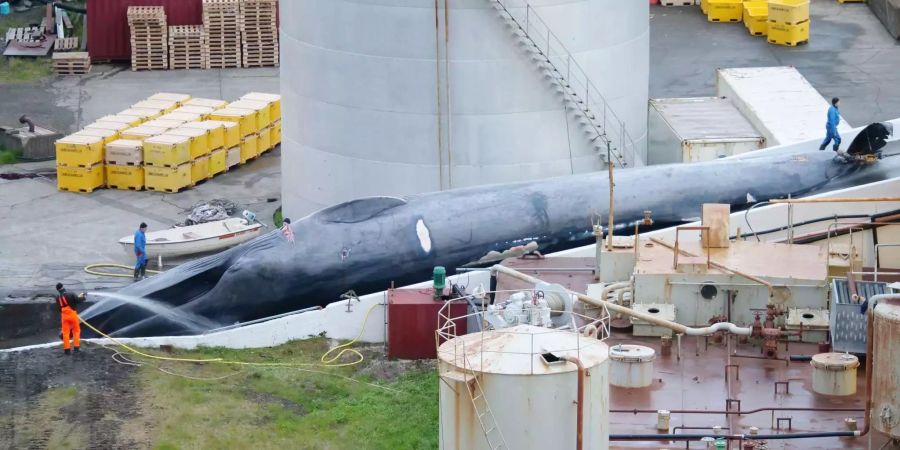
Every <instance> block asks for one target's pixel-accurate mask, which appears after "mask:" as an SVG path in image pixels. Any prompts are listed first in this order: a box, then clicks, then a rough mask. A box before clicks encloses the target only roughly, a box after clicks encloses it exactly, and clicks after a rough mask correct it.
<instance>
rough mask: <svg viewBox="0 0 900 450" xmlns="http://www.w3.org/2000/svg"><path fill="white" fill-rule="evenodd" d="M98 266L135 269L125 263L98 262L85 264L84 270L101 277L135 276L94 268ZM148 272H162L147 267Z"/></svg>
mask: <svg viewBox="0 0 900 450" xmlns="http://www.w3.org/2000/svg"><path fill="white" fill-rule="evenodd" d="M98 267H115V268H117V269H126V270H134V267H132V266H126V265H124V264H111V263H97V264H90V265H88V266H85V267H84V271H85V272H87V273H89V274H91V275H97V276H99V277H119V278H131V277H132V276H133V275H132V274H127V273H115V272H101V271H98V270H94V269H96V268H98ZM147 272H150V273H160V271H158V270H150V269H147ZM85 325H87V323H85ZM88 327H90V325H88Z"/></svg>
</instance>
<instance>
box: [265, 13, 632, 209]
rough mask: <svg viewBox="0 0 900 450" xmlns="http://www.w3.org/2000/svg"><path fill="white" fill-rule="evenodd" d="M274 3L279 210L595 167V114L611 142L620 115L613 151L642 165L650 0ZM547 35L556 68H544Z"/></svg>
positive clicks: (597, 152) (600, 163) (599, 160)
mask: <svg viewBox="0 0 900 450" xmlns="http://www.w3.org/2000/svg"><path fill="white" fill-rule="evenodd" d="M280 5H281V6H280V8H281V52H282V58H281V80H282V83H281V92H282V97H283V100H284V101H283V108H284V113H283V117H284V124H285V125H284V138H283V139H284V141H283V144H282V149H283V150H282V176H283V188H282V190H283V201H284V203H283V207H284V212H285V214H286V215H288V216H298V215H302V214H306V213H309V212H312V211H314V210H316V209H319V208H321V207H324V206H327V205H331V204H334V203H337V202H341V201H346V200H349V199H353V198H359V197H365V196H372V195H405V194H414V193H419V192H429V191H436V190H443V189H450V188H459V187H465V186H473V185H478V184H487V183H497V182H511V181H519V180H529V179H534V178H544V177H550V176H559V175H567V174H571V173H579V172H586V171H593V170H598V169H602V168H603V167H604V160H603V159H602V158H601V157H600V149H598V147H603V146H602V145H601V142H602V141H603V139H595V138H596V136H597V133H596V131H597V130H598V128H597V126H596V125H597V124H598V123H601V122H604V121H605V123H606V124H607V126H606V128H603V130H605V131H606V134H607V135H608V136H609V137H610V140H612V141H613V146H614V147H618V146H619V144H618V141H619V140H622V141H623V142H625V140H624V139H621V138H620V135H621V130H622V126H621V124H622V123H624V124H625V129H626V130H627V134H628V135H629V137H630V140H628V141H627V142H628V143H629V146H631V147H633V149H634V150H635V151H634V152H633V153H634V154H630V153H629V155H628V156H627V157H626V158H625V159H626V160H627V161H628V163H629V164H630V165H639V164H641V161H642V155H643V154H645V152H646V144H645V142H646V139H645V138H646V110H647V107H646V104H647V90H648V64H649V61H648V58H649V23H648V4H647V2H639V1H627V2H623V1H621V0H532V1H531V4H530V5H528V6H527V7H526V3H525V1H523V0H500V1H498V0H437V1H435V0H352V1H351V0H292V1H289V2H281V3H280ZM511 18H515V20H511ZM518 26H522V27H523V29H525V30H527V33H523V32H522V30H519V29H518ZM548 31H549V32H548ZM548 42H549V44H548ZM533 44H536V45H533ZM548 45H549V49H550V55H549V56H550V58H549V60H550V61H551V62H552V63H553V64H554V66H555V67H556V68H557V71H555V72H554V71H553V70H552V69H548V66H547V64H546V62H547V59H548V58H546V53H547V52H546V48H547V46H548ZM566 50H568V51H569V52H570V53H568V54H571V55H573V57H572V58H569V57H568V56H567V55H568V54H567V53H566ZM579 68H583V70H579ZM581 73H584V75H585V76H583V77H582V76H581V75H580V74H581ZM564 76H567V78H565V80H564V81H562V82H560V78H561V77H564ZM588 79H589V80H590V82H591V87H590V88H587V89H585V87H584V86H585V85H586V84H587V83H586V82H585V80H588ZM563 84H568V85H569V87H568V88H565V87H564V86H563ZM567 89H568V92H567ZM582 91H584V93H583V94H580V95H579V94H578V93H577V92H582ZM573 93H575V96H574V97H573V96H572V94H573ZM600 95H602V96H605V98H606V99H607V100H608V103H607V104H608V105H609V106H610V108H603V107H602V105H603V102H602V101H600V99H599V97H600ZM585 98H587V102H584V101H583V100H584V99H585ZM586 104H587V106H586ZM583 109H588V113H587V114H590V115H592V117H593V118H592V119H590V120H587V119H585V114H584V113H583V111H581V110H583ZM611 111H615V114H616V116H617V118H618V119H619V120H615V119H614V118H613V116H612V115H613V113H612V112H611ZM604 113H605V114H604ZM600 127H601V128H602V124H601V125H600ZM632 144H633V145H632ZM621 147H622V148H623V149H624V147H625V145H622V146H621ZM628 151H629V152H632V151H631V150H628ZM602 153H604V154H605V153H606V152H605V150H602Z"/></svg>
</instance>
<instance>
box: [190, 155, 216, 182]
mask: <svg viewBox="0 0 900 450" xmlns="http://www.w3.org/2000/svg"><path fill="white" fill-rule="evenodd" d="M209 177H211V175H210V174H209V156H201V157H199V158H197V159H195V160H193V161H191V183H192V184H197V183H199V182H201V181H203V180H205V179H207V178H209Z"/></svg>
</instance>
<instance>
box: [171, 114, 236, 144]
mask: <svg viewBox="0 0 900 450" xmlns="http://www.w3.org/2000/svg"><path fill="white" fill-rule="evenodd" d="M233 126H236V125H233ZM180 128H192V129H196V130H204V131H206V139H207V141H208V144H209V148H210V150H213V149H217V148H221V147H224V146H225V126H224V125H223V122H219V121H211V120H203V121H200V122H188V123H186V124H184V125H182V126H181V127H180Z"/></svg>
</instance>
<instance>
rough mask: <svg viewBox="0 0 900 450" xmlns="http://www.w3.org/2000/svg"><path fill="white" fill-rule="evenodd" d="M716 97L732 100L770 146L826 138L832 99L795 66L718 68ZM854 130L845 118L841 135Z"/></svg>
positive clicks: (839, 127)
mask: <svg viewBox="0 0 900 450" xmlns="http://www.w3.org/2000/svg"><path fill="white" fill-rule="evenodd" d="M716 94H717V95H718V96H719V97H726V98H728V99H729V100H731V102H732V103H734V106H736V107H737V109H738V110H740V111H741V113H743V114H744V117H746V118H747V120H749V121H750V123H752V124H753V126H754V127H756V129H757V130H759V132H760V133H762V135H763V136H764V137H765V138H766V142H767V143H768V145H770V146H773V145H784V144H793V143H796V142H803V141H806V140H810V139H816V138H819V139H824V138H825V121H826V116H827V114H828V107H829V106H830V105H831V99H830V97H829V99H828V100H826V99H825V98H824V97H822V95H821V94H819V92H818V91H816V89H815V88H814V87H813V86H812V85H811V84H810V83H809V81H806V78H804V77H803V75H801V74H800V72H798V71H797V69H795V68H793V67H743V68H735V69H718V70H717V71H716ZM836 94H839V93H836ZM838 97H840V95H838ZM851 128H852V127H851V126H850V124H848V123H847V121H846V120H843V119H841V123H840V125H838V131H839V132H841V133H843V132H845V131H849V130H850V129H851ZM846 144H849V141H848V142H846V143H845V145H846Z"/></svg>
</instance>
